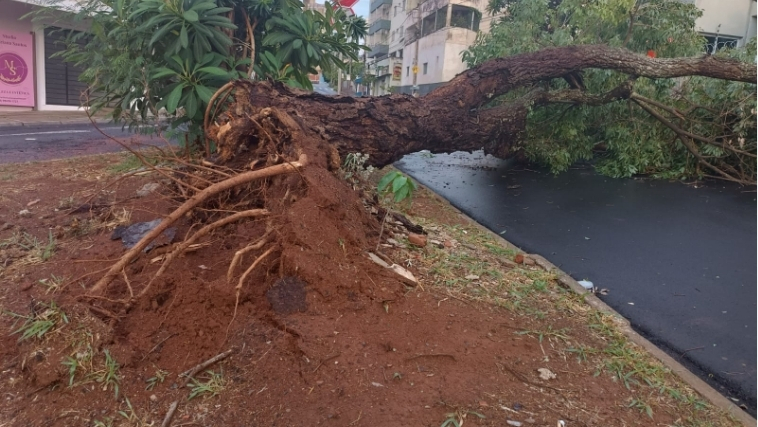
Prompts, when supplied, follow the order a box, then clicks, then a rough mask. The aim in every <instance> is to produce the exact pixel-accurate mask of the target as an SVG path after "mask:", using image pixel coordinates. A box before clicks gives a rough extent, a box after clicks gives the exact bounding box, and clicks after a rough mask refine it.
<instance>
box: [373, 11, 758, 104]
mask: <svg viewBox="0 0 758 427" xmlns="http://www.w3.org/2000/svg"><path fill="white" fill-rule="evenodd" d="M683 1H685V2H688V3H692V4H695V5H696V6H697V7H699V8H700V9H702V10H703V16H702V17H701V18H699V19H698V20H697V22H696V25H697V28H698V30H699V31H700V32H701V33H702V34H703V35H704V36H706V38H707V40H708V43H709V44H710V46H711V51H712V47H713V46H717V47H718V48H722V47H724V46H742V45H743V44H744V43H745V41H747V40H749V39H750V38H752V37H755V36H756V1H755V0H683ZM486 6H487V0H373V1H372V2H371V7H370V11H371V13H370V15H369V25H370V27H369V28H370V29H369V34H370V35H369V38H368V43H367V44H368V46H370V47H371V48H372V50H371V53H370V54H369V55H368V60H367V64H368V65H369V67H368V69H369V72H371V73H374V74H375V75H376V76H377V81H376V83H375V84H374V90H373V91H372V94H373V95H382V94H385V93H388V92H389V91H392V90H397V91H400V92H403V93H418V94H419V95H425V94H427V93H429V92H430V91H431V90H433V89H434V88H436V87H438V86H441V85H442V84H443V83H445V82H447V81H449V80H451V79H452V78H453V77H455V76H456V75H457V74H459V73H461V72H463V71H464V70H465V69H466V64H465V63H463V61H462V60H461V53H462V52H463V51H465V50H466V49H468V47H469V46H471V45H472V44H473V43H474V41H475V40H476V35H477V32H478V31H482V32H487V31H489V28H490V25H491V23H492V22H493V20H496V19H498V18H499V17H492V16H489V15H488V14H487V13H486V12H485V8H486ZM388 13H389V16H388ZM398 68H399V71H400V80H399V81H397V80H395V79H396V77H397V71H398ZM395 88H396V89H395Z"/></svg>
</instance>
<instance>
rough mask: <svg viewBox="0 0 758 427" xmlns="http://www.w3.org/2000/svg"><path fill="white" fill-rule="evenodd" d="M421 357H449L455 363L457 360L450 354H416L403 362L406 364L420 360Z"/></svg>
mask: <svg viewBox="0 0 758 427" xmlns="http://www.w3.org/2000/svg"><path fill="white" fill-rule="evenodd" d="M422 357H449V358H451V359H453V360H454V361H456V362H457V361H458V359H456V358H455V356H453V355H452V354H446V353H434V354H417V355H415V356H411V357H409V358H407V359H405V361H406V362H410V361H411V360H414V359H420V358H422Z"/></svg>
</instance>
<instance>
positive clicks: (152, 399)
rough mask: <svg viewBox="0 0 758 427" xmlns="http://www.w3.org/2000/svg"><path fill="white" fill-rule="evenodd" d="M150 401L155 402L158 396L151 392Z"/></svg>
mask: <svg viewBox="0 0 758 427" xmlns="http://www.w3.org/2000/svg"><path fill="white" fill-rule="evenodd" d="M150 401H151V402H157V401H158V396H156V395H154V394H151V395H150Z"/></svg>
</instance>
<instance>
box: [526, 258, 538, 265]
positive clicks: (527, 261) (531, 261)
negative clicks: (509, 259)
mask: <svg viewBox="0 0 758 427" xmlns="http://www.w3.org/2000/svg"><path fill="white" fill-rule="evenodd" d="M534 264H536V263H535V262H534V260H533V259H531V258H529V257H528V256H527V257H524V265H534Z"/></svg>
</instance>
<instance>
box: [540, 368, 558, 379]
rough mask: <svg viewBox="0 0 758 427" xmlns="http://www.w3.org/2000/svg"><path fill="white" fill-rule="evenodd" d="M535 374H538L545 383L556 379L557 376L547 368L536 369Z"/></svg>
mask: <svg viewBox="0 0 758 427" xmlns="http://www.w3.org/2000/svg"><path fill="white" fill-rule="evenodd" d="M537 372H539V373H540V378H541V379H543V380H545V381H547V380H553V379H556V378H558V375H556V374H555V373H554V372H553V371H551V370H550V369H547V368H539V369H537Z"/></svg>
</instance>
